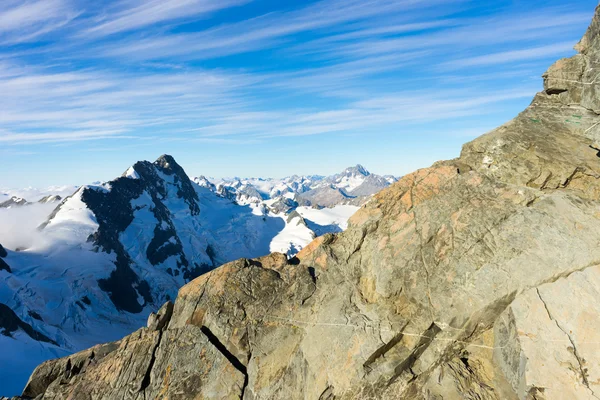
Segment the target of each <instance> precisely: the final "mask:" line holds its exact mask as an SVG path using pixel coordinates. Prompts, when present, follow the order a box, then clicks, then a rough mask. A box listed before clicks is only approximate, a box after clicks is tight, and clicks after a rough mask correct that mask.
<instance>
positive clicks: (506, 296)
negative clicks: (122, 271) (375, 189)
mask: <svg viewBox="0 0 600 400" xmlns="http://www.w3.org/2000/svg"><path fill="white" fill-rule="evenodd" d="M599 34H600V8H599V9H598V10H597V13H596V16H595V17H594V21H593V22H592V25H591V26H590V28H589V30H588V32H587V33H586V34H585V37H584V38H583V39H582V41H581V42H580V43H579V44H578V46H577V50H578V54H577V55H576V56H574V57H572V58H570V59H564V60H560V61H558V62H557V63H555V64H554V65H553V66H552V67H550V69H549V70H548V72H547V73H546V74H545V75H544V88H545V90H544V91H543V92H541V93H539V94H537V95H536V96H535V98H534V100H533V102H532V103H531V105H530V106H529V107H528V108H527V109H526V110H525V111H523V112H522V113H521V114H520V115H519V116H518V117H517V118H515V119H514V120H513V121H511V122H509V123H507V124H506V125H504V126H502V127H500V128H498V129H497V130H495V131H493V132H490V133H488V134H486V135H484V136H482V137H480V138H478V139H476V140H474V141H473V142H471V143H468V144H466V145H465V146H464V148H463V151H462V154H461V156H460V158H458V159H456V160H451V161H445V162H440V163H437V164H435V165H434V166H432V167H431V168H428V169H423V170H419V171H416V172H415V173H413V174H410V175H407V176H405V177H404V178H402V179H401V180H400V181H399V182H397V183H395V184H394V185H392V186H391V187H390V188H388V189H386V190H384V191H382V192H381V193H379V194H378V195H376V196H375V197H374V198H373V200H372V201H370V202H369V203H368V204H366V205H365V206H363V207H362V208H361V209H360V210H359V211H358V212H357V213H356V214H355V215H354V216H353V217H352V219H351V223H350V227H349V229H348V230H347V231H346V232H344V233H341V234H339V235H337V236H334V235H326V236H323V237H320V238H318V239H316V240H315V241H314V242H313V243H312V244H311V245H309V246H308V247H306V248H305V249H304V250H303V251H302V252H301V253H300V254H299V255H298V256H297V258H294V259H292V260H287V259H286V257H284V256H283V255H279V254H272V255H270V256H267V257H263V258H261V259H257V260H245V259H244V260H239V261H236V262H233V263H229V264H226V265H224V266H222V267H220V268H218V269H216V270H214V271H212V272H210V273H208V274H205V275H203V276H201V277H199V278H197V279H196V280H194V281H192V282H190V283H189V284H187V285H186V286H184V287H183V288H182V289H181V290H180V291H179V296H178V297H177V300H176V301H175V303H174V305H172V304H170V303H167V304H165V306H163V308H162V309H161V310H160V311H159V313H158V314H156V315H153V316H151V318H150V320H149V324H148V328H143V329H141V330H139V331H137V332H135V333H133V334H132V335H130V336H127V337H126V338H124V339H122V340H120V341H118V342H115V343H110V344H106V345H101V346H97V347H94V348H92V349H89V350H87V351H84V352H82V353H78V354H75V355H73V356H71V357H68V358H63V359H58V360H54V361H49V362H46V363H44V364H42V365H41V366H39V367H38V369H37V370H36V371H35V373H34V374H33V375H32V377H31V379H30V382H29V384H28V385H27V387H26V389H25V392H24V396H30V397H35V398H41V399H67V398H72V399H166V398H168V399H170V400H174V399H189V398H197V399H200V398H214V399H224V398H226V399H239V398H243V399H320V400H324V399H334V398H335V399H356V398H360V399H382V398H384V399H419V398H426V399H436V400H437V399H440V400H441V399H444V400H446V399H575V398H577V399H594V398H598V397H599V396H600V357H598V351H597V350H598V344H599V343H600V303H599V302H598V298H599V296H600V246H599V244H600V180H599V179H598V178H599V177H600V158H599V154H600V144H599V142H600V115H599V114H600V97H599V96H598V92H597V90H598V87H599V85H600V80H598V77H600V59H599V56H600V36H599Z"/></svg>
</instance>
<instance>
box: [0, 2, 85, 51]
mask: <svg viewBox="0 0 600 400" xmlns="http://www.w3.org/2000/svg"><path fill="white" fill-rule="evenodd" d="M77 15H78V12H77V11H76V10H75V9H74V8H72V5H71V4H70V2H69V1H68V0H37V1H13V0H5V1H3V2H1V3H0V43H2V44H4V45H6V44H14V43H21V42H28V41H32V40H34V39H37V38H39V37H40V36H43V35H44V34H47V33H49V32H52V31H55V30H58V29H60V28H62V27H64V26H65V25H66V24H67V23H69V22H70V21H71V20H73V19H74V18H75V17H76V16H77Z"/></svg>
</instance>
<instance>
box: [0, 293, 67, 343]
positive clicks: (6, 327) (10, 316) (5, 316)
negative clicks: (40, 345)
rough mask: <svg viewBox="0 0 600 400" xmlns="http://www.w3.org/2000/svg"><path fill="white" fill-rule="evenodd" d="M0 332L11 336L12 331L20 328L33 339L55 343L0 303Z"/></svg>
mask: <svg viewBox="0 0 600 400" xmlns="http://www.w3.org/2000/svg"><path fill="white" fill-rule="evenodd" d="M0 329H1V331H0V334H2V335H4V336H9V337H10V336H12V333H13V332H16V331H17V330H21V331H23V332H25V333H26V334H27V335H28V336H29V337H30V338H32V339H33V340H37V341H40V342H46V343H52V344H56V342H54V341H53V340H52V339H50V338H49V337H47V336H46V335H44V334H43V333H40V332H38V331H36V330H35V329H33V327H32V326H31V325H29V324H28V323H27V322H24V321H23V320H21V318H19V317H18V316H17V314H15V312H14V311H13V310H12V309H11V308H10V307H8V306H7V305H6V304H2V303H0Z"/></svg>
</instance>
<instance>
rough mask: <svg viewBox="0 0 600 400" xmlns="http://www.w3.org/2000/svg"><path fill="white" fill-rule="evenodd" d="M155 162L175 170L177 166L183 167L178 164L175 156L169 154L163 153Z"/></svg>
mask: <svg viewBox="0 0 600 400" xmlns="http://www.w3.org/2000/svg"><path fill="white" fill-rule="evenodd" d="M154 164H156V165H158V166H160V167H162V168H165V169H173V170H175V169H177V168H181V166H180V165H179V164H177V161H175V158H173V156H171V155H169V154H163V155H162V156H160V157H158V158H157V159H156V161H154Z"/></svg>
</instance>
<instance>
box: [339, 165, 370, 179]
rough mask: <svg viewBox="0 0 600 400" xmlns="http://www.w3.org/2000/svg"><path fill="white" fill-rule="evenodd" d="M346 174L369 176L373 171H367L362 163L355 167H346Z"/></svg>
mask: <svg viewBox="0 0 600 400" xmlns="http://www.w3.org/2000/svg"><path fill="white" fill-rule="evenodd" d="M344 174H345V175H354V176H356V175H363V176H369V175H371V173H370V172H369V171H367V169H366V168H365V167H363V166H362V165H360V164H356V165H355V166H354V167H348V168H346V170H345V171H344Z"/></svg>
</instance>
